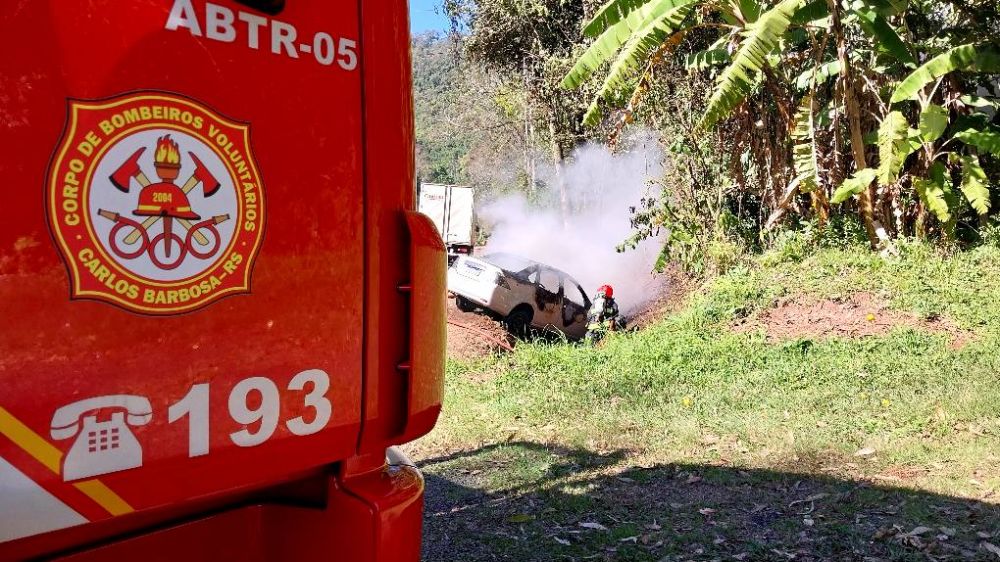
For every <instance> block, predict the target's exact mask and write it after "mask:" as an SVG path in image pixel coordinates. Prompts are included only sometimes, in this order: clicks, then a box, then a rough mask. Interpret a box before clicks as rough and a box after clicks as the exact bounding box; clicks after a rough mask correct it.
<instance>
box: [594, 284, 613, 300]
mask: <svg viewBox="0 0 1000 562" xmlns="http://www.w3.org/2000/svg"><path fill="white" fill-rule="evenodd" d="M597 294H598V295H604V296H605V297H607V298H609V299H610V298H612V297H614V296H615V290H614V289H613V288H612V287H611V285H601V288H600V289H598V290H597Z"/></svg>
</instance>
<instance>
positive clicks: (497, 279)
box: [448, 254, 590, 339]
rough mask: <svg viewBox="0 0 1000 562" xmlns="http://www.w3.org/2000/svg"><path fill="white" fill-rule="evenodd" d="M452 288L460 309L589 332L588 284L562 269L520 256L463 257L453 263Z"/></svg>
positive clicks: (572, 334) (575, 333) (575, 334)
mask: <svg viewBox="0 0 1000 562" xmlns="http://www.w3.org/2000/svg"><path fill="white" fill-rule="evenodd" d="M448 290H449V291H451V292H452V293H454V294H455V296H456V298H457V300H458V305H459V308H461V309H463V310H469V309H472V308H475V307H481V308H484V309H486V310H488V311H490V312H492V313H494V314H497V315H499V316H501V317H502V318H504V319H507V320H508V322H509V323H510V324H511V325H513V323H514V321H515V320H520V319H521V318H523V317H524V315H525V314H527V315H528V316H529V321H528V322H527V324H529V325H530V326H532V327H534V328H537V329H540V330H546V331H556V332H561V333H563V334H565V335H566V336H567V337H569V338H572V339H579V338H582V337H583V336H584V335H585V334H586V332H587V311H588V310H589V308H590V299H589V298H588V297H587V293H586V291H584V290H583V287H581V286H580V284H579V283H577V282H576V280H574V279H573V278H572V277H570V276H569V275H567V274H566V273H564V272H562V271H559V270H558V269H555V268H553V267H549V266H547V265H545V264H541V263H538V262H533V261H531V260H527V259H525V258H521V257H519V256H515V255H512V254H491V255H487V256H483V257H482V258H474V257H468V256H460V257H459V258H458V259H457V260H455V263H454V264H452V266H451V267H450V268H448ZM529 311H530V312H529Z"/></svg>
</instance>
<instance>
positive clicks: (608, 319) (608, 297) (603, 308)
mask: <svg viewBox="0 0 1000 562" xmlns="http://www.w3.org/2000/svg"><path fill="white" fill-rule="evenodd" d="M614 295H615V291H614V289H612V288H611V285H601V288H600V289H597V294H596V295H594V304H593V305H591V307H590V312H589V313H588V314H587V343H589V344H590V345H596V344H597V342H599V341H601V339H602V338H603V337H604V335H605V334H606V333H608V332H610V331H613V330H617V329H619V328H622V327H623V326H622V325H621V321H620V320H619V318H618V303H616V302H615V298H614Z"/></svg>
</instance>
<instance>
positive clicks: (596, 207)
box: [479, 134, 663, 311]
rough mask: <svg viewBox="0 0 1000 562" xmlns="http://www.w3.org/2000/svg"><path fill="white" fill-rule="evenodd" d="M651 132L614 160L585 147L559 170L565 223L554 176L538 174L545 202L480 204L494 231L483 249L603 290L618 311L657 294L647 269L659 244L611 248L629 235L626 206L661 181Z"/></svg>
mask: <svg viewBox="0 0 1000 562" xmlns="http://www.w3.org/2000/svg"><path fill="white" fill-rule="evenodd" d="M654 139H655V137H654V136H653V135H651V134H639V135H633V136H632V137H631V139H630V141H629V142H626V143H625V145H626V148H624V149H621V150H620V152H619V153H617V154H612V153H611V151H610V150H608V149H607V148H606V147H604V146H601V145H596V144H592V143H588V144H587V145H584V146H582V147H581V148H579V149H578V150H576V151H575V152H574V153H573V155H572V157H571V158H570V159H569V160H568V161H567V163H566V165H565V166H564V168H563V178H564V181H565V184H566V189H567V193H568V196H569V203H570V205H569V207H570V209H571V213H570V215H569V217H568V220H567V221H566V222H567V223H566V224H565V225H564V223H563V217H562V212H561V210H560V201H559V194H558V187H556V186H557V183H556V182H557V179H556V177H555V174H554V172H553V171H548V172H546V173H545V174H544V176H545V179H546V182H545V183H546V184H547V185H549V186H550V188H549V190H550V192H549V193H547V194H546V195H547V197H545V199H546V200H547V201H548V203H545V204H543V205H542V206H538V205H537V204H529V202H528V200H527V199H526V198H525V197H524V196H522V195H512V196H507V197H504V198H502V199H500V200H498V201H495V202H492V203H488V204H486V205H485V206H484V207H483V208H482V209H481V210H480V211H479V214H480V218H481V220H483V222H485V223H486V224H489V225H492V228H491V234H490V238H489V242H488V243H487V245H486V248H485V250H484V252H485V253H490V252H509V253H513V254H517V255H520V256H524V257H526V258H529V259H532V260H535V261H538V262H542V263H546V264H548V265H551V266H553V267H556V268H558V269H561V270H563V271H565V272H566V273H568V274H569V275H570V276H572V277H574V278H576V280H577V281H579V282H580V284H581V285H582V286H583V288H584V290H585V291H587V293H588V295H590V296H593V294H594V292H595V291H596V290H597V288H598V287H599V286H601V285H604V284H609V285H611V286H612V287H614V289H615V299H616V300H617V301H618V304H619V306H620V307H621V309H622V310H623V311H628V310H630V309H633V308H635V307H638V306H640V305H642V304H644V303H645V302H646V301H647V300H648V299H650V298H652V297H654V296H655V295H652V294H649V293H650V287H651V286H652V285H653V283H652V282H651V281H652V278H651V275H650V273H651V271H652V269H653V265H654V264H655V262H656V257H657V255H658V253H659V250H660V245H659V244H658V243H657V241H656V240H652V239H650V240H646V241H644V242H642V243H640V244H639V246H638V247H637V248H635V249H629V250H626V251H625V252H622V253H619V252H617V251H616V247H617V246H618V245H620V244H621V243H622V242H623V241H624V240H625V239H627V238H628V237H629V235H630V234H631V233H632V225H631V222H630V218H631V212H630V207H635V206H638V205H639V203H640V199H642V198H643V197H644V196H646V194H647V193H648V192H650V190H651V188H652V182H653V181H654V180H655V179H656V178H658V177H659V176H660V173H661V170H662V161H663V153H662V151H661V149H660V147H659V145H658V143H657V142H656V141H655V140H654Z"/></svg>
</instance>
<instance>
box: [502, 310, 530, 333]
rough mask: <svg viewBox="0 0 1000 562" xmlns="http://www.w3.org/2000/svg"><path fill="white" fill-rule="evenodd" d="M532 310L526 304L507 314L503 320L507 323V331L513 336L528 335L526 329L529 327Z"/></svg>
mask: <svg viewBox="0 0 1000 562" xmlns="http://www.w3.org/2000/svg"><path fill="white" fill-rule="evenodd" d="M532 315H533V314H532V311H531V309H530V308H528V307H527V306H524V305H522V306H519V307H517V308H515V309H514V310H512V311H511V313H510V314H508V315H507V319H506V320H505V321H504V323H505V324H507V331H508V332H510V333H511V334H513V335H514V337H517V338H521V339H525V338H527V337H528V330H530V329H531V317H532Z"/></svg>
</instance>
